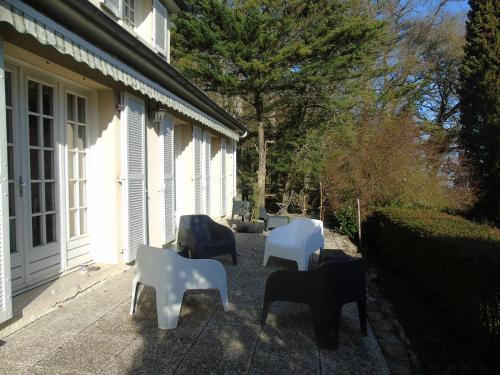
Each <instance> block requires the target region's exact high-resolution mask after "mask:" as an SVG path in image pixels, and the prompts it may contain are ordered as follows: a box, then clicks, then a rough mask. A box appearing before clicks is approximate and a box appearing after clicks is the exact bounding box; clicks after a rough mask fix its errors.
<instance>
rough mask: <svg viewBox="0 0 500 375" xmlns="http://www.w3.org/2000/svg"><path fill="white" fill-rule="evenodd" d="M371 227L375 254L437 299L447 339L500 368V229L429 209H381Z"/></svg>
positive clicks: (416, 289)
mask: <svg viewBox="0 0 500 375" xmlns="http://www.w3.org/2000/svg"><path fill="white" fill-rule="evenodd" d="M367 223H368V224H367V225H366V226H365V228H364V233H365V238H364V242H365V243H368V247H369V251H370V253H372V252H376V253H378V255H379V258H380V259H381V260H382V264H384V265H385V266H386V267H388V268H390V269H391V270H392V271H393V272H394V273H395V274H397V275H399V276H400V277H401V278H402V279H404V280H405V281H407V282H408V285H409V286H408V287H409V288H411V290H410V291H409V293H417V294H419V295H422V296H423V298H424V300H426V301H432V308H433V316H432V318H433V319H434V320H436V321H438V322H439V324H440V325H441V327H442V328H443V330H444V332H445V335H448V336H449V337H450V338H452V339H454V340H455V341H457V343H460V345H461V346H462V348H463V350H464V354H465V353H466V354H467V355H468V356H469V355H471V354H473V355H475V356H477V358H479V359H480V360H483V361H484V362H485V363H486V364H487V365H488V366H490V368H491V369H493V368H496V367H495V366H499V365H500V363H499V362H498V361H499V360H500V357H498V352H499V350H500V273H499V272H498V270H499V269H500V231H499V230H497V229H494V228H491V227H488V226H486V225H480V224H476V223H473V222H470V221H467V220H465V219H463V218H460V217H457V216H452V215H449V214H445V213H442V212H437V211H430V210H409V209H394V208H386V209H381V210H378V211H376V212H375V214H374V216H373V217H371V219H370V220H369V221H368V222H367Z"/></svg>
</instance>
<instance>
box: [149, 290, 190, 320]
mask: <svg viewBox="0 0 500 375" xmlns="http://www.w3.org/2000/svg"><path fill="white" fill-rule="evenodd" d="M183 296H184V291H182V292H177V294H173V293H172V292H168V291H167V290H162V289H160V288H158V289H157V290H156V313H157V315H158V328H161V329H172V328H175V327H177V322H178V321H179V315H180V313H181V307H182V298H183Z"/></svg>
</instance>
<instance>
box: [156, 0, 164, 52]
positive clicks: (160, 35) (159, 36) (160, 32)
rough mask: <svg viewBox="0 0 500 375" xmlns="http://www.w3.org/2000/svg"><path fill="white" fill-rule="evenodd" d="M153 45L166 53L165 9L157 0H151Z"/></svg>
mask: <svg viewBox="0 0 500 375" xmlns="http://www.w3.org/2000/svg"><path fill="white" fill-rule="evenodd" d="M153 46H154V47H155V49H156V50H157V51H158V52H159V53H161V54H162V55H163V56H166V55H167V9H166V8H165V7H164V6H163V5H162V4H161V3H160V2H159V1H158V0H154V1H153Z"/></svg>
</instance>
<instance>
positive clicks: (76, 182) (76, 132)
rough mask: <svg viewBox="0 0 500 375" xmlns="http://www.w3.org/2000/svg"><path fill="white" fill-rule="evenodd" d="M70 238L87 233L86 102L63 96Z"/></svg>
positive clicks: (72, 95)
mask: <svg viewBox="0 0 500 375" xmlns="http://www.w3.org/2000/svg"><path fill="white" fill-rule="evenodd" d="M66 109H67V116H66V142H67V143H66V144H67V148H68V151H67V165H68V181H67V183H68V213H69V217H68V222H69V226H68V234H69V238H70V239H71V238H74V237H79V236H83V235H85V234H87V180H88V178H87V137H88V135H87V132H88V131H87V121H86V113H85V112H86V99H85V98H84V97H81V96H77V95H74V94H69V93H68V94H67V95H66Z"/></svg>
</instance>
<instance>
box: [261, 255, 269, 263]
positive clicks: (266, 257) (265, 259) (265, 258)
mask: <svg viewBox="0 0 500 375" xmlns="http://www.w3.org/2000/svg"><path fill="white" fill-rule="evenodd" d="M268 259H269V254H268V253H264V261H263V262H262V265H263V266H266V265H267V261H268Z"/></svg>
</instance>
